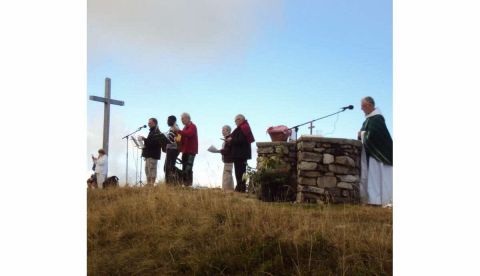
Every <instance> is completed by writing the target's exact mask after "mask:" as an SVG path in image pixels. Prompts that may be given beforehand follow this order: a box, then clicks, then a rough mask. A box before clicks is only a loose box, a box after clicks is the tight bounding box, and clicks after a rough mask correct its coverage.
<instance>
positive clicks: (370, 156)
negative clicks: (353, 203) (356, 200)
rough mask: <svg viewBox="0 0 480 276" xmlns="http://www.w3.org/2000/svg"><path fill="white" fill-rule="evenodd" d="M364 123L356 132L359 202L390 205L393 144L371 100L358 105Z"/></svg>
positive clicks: (367, 99)
mask: <svg viewBox="0 0 480 276" xmlns="http://www.w3.org/2000/svg"><path fill="white" fill-rule="evenodd" d="M361 106H362V110H363V112H364V113H365V122H364V123H363V125H362V128H361V130H360V131H359V132H358V139H360V140H361V141H362V144H363V149H362V156H361V160H362V161H361V163H362V164H361V168H362V169H361V179H360V198H361V201H362V203H366V204H371V205H380V206H384V207H385V206H390V207H391V206H392V205H393V174H392V171H393V170H392V166H393V140H392V137H391V136H390V133H389V131H388V129H387V126H386V124H385V119H384V117H383V116H382V114H381V113H380V110H379V109H378V108H375V101H374V100H373V98H372V97H365V98H363V99H362V102H361Z"/></svg>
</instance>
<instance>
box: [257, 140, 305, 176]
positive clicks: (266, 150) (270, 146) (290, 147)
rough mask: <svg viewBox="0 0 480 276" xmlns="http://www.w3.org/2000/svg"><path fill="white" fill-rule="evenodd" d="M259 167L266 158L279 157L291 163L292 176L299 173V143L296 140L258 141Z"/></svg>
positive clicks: (286, 162)
mask: <svg viewBox="0 0 480 276" xmlns="http://www.w3.org/2000/svg"><path fill="white" fill-rule="evenodd" d="M257 153H258V157H257V168H258V164H259V163H261V162H262V161H263V160H265V158H271V157H274V156H275V157H277V158H279V159H280V160H281V161H283V162H285V164H289V165H290V171H291V172H292V176H294V178H295V179H296V175H297V144H296V143H295V142H258V143H257Z"/></svg>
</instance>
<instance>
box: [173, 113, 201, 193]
mask: <svg viewBox="0 0 480 276" xmlns="http://www.w3.org/2000/svg"><path fill="white" fill-rule="evenodd" d="M181 119H182V123H183V125H184V126H185V127H184V128H183V129H182V130H179V131H178V134H180V135H181V136H182V138H181V142H180V143H181V152H182V171H183V175H184V184H185V186H192V184H193V161H194V160H195V155H197V153H198V134H197V126H196V125H195V124H194V123H193V122H192V120H191V119H190V114H188V113H183V114H182V116H181Z"/></svg>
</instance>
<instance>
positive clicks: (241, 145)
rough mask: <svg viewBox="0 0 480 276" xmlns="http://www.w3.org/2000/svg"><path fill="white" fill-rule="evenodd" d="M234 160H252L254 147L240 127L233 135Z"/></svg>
mask: <svg viewBox="0 0 480 276" xmlns="http://www.w3.org/2000/svg"><path fill="white" fill-rule="evenodd" d="M231 136H232V141H231V142H230V143H231V145H232V158H233V160H248V159H252V147H251V146H250V143H249V142H248V141H247V136H245V134H244V133H243V131H242V129H241V128H240V127H237V128H236V129H235V130H234V131H233V132H232V134H231Z"/></svg>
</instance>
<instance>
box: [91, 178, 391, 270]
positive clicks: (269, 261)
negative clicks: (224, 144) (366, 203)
mask: <svg viewBox="0 0 480 276" xmlns="http://www.w3.org/2000/svg"><path fill="white" fill-rule="evenodd" d="M87 237H88V272H89V275H165V274H187V275H193V274H196V275H212V274H225V275H232V274H235V275H292V274H293V275H375V274H376V275H385V274H387V275H389V274H391V273H392V211H391V210H388V209H382V208H374V207H363V206H350V205H345V206H344V205H333V206H331V205H328V206H322V205H304V204H290V203H264V202H260V201H257V200H255V199H253V198H247V196H246V195H239V194H231V193H230V194H225V193H223V192H222V191H220V190H211V189H210V190H192V189H173V188H167V187H165V186H164V185H162V186H161V187H156V188H121V189H112V190H93V191H88V230H87Z"/></svg>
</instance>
